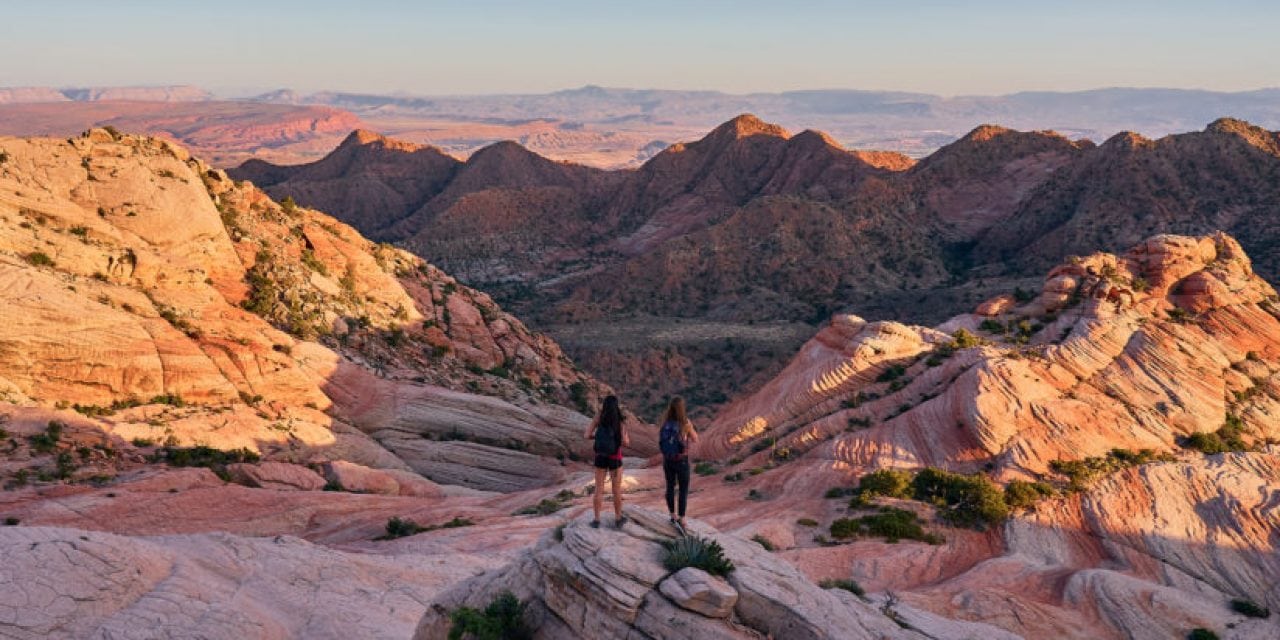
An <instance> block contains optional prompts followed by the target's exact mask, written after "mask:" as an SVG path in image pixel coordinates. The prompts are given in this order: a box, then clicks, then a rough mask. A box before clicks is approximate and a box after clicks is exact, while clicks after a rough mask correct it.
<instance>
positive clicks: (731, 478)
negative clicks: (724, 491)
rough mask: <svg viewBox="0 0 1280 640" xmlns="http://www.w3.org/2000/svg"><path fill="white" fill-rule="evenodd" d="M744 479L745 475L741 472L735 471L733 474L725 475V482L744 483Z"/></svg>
mask: <svg viewBox="0 0 1280 640" xmlns="http://www.w3.org/2000/svg"><path fill="white" fill-rule="evenodd" d="M742 477H743V475H742V472H741V471H735V472H733V473H726V474H724V481H725V482H742Z"/></svg>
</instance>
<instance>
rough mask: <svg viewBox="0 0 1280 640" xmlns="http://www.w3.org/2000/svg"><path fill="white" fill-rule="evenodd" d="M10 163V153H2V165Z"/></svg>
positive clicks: (0, 157)
mask: <svg viewBox="0 0 1280 640" xmlns="http://www.w3.org/2000/svg"><path fill="white" fill-rule="evenodd" d="M8 161H9V152H8V151H0V164H4V163H6V162H8Z"/></svg>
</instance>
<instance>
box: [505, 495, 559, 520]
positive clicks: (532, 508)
mask: <svg viewBox="0 0 1280 640" xmlns="http://www.w3.org/2000/svg"><path fill="white" fill-rule="evenodd" d="M563 508H565V503H563V502H561V501H559V500H556V499H554V498H544V499H542V500H540V501H538V504H531V505H529V506H527V507H524V508H523V509H521V510H519V511H517V512H516V515H520V516H549V515H551V514H553V513H555V512H557V511H559V510H561V509H563Z"/></svg>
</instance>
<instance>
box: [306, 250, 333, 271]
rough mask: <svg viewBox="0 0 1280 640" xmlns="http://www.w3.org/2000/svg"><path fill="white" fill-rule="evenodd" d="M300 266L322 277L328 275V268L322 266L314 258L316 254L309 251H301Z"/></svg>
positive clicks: (317, 259)
mask: <svg viewBox="0 0 1280 640" xmlns="http://www.w3.org/2000/svg"><path fill="white" fill-rule="evenodd" d="M302 264H304V265H306V266H307V268H309V269H311V270H312V271H315V272H316V273H318V274H320V275H322V276H327V275H329V268H328V267H326V266H324V263H323V262H320V259H319V258H317V257H316V253H315V252H314V251H312V250H310V249H303V250H302Z"/></svg>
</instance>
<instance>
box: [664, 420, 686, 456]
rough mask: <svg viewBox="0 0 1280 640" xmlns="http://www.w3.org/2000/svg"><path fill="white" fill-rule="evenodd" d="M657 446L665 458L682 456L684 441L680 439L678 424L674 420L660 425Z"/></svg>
mask: <svg viewBox="0 0 1280 640" xmlns="http://www.w3.org/2000/svg"><path fill="white" fill-rule="evenodd" d="M658 448H659V449H661V450H662V457H663V458H666V459H667V460H680V459H682V458H684V441H682V440H681V439H680V425H678V424H676V423H674V422H667V423H665V424H663V425H662V429H661V430H660V431H658Z"/></svg>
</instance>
